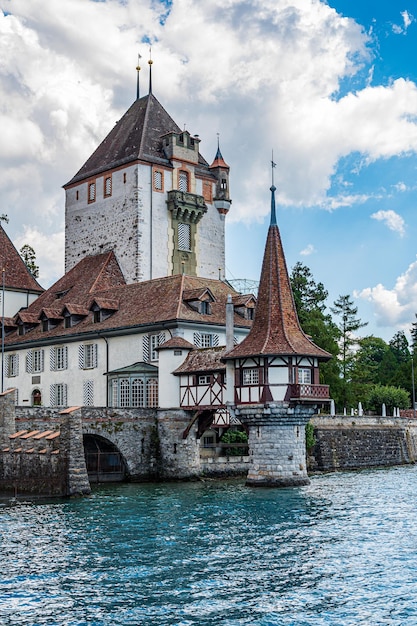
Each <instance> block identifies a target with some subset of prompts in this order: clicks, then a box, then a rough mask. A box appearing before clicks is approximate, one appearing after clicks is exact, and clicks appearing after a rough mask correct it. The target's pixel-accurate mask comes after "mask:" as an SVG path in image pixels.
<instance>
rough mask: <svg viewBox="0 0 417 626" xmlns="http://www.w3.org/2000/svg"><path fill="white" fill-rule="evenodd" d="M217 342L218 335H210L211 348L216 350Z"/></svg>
mask: <svg viewBox="0 0 417 626" xmlns="http://www.w3.org/2000/svg"><path fill="white" fill-rule="evenodd" d="M219 341H220V337H219V335H212V344H211V345H212V346H213V348H217V346H218V345H219Z"/></svg>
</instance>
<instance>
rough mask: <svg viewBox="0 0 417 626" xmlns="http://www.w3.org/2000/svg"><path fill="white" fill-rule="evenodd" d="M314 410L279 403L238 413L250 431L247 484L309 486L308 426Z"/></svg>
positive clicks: (254, 407)
mask: <svg viewBox="0 0 417 626" xmlns="http://www.w3.org/2000/svg"><path fill="white" fill-rule="evenodd" d="M315 408H316V407H314V406H302V405H299V406H297V407H294V408H293V407H289V406H288V405H287V404H284V403H282V404H278V403H277V404H270V405H265V406H263V407H262V406H259V405H257V406H245V407H239V409H238V410H236V416H237V417H238V418H239V419H240V421H241V422H242V423H244V424H245V425H246V426H247V428H248V430H249V455H250V458H251V463H250V465H249V471H248V475H247V479H246V485H248V486H250V487H296V486H297V487H298V486H302V485H307V484H308V483H309V478H308V475H307V463H306V447H305V425H306V424H307V422H308V421H309V420H310V418H311V417H312V415H313V414H314V412H315Z"/></svg>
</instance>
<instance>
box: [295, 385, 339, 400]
mask: <svg viewBox="0 0 417 626" xmlns="http://www.w3.org/2000/svg"><path fill="white" fill-rule="evenodd" d="M288 392H289V393H288V396H289V400H291V401H293V400H294V401H298V402H317V401H326V400H330V395H329V386H328V385H308V384H305V383H302V384H294V385H288Z"/></svg>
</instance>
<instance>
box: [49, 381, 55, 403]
mask: <svg viewBox="0 0 417 626" xmlns="http://www.w3.org/2000/svg"><path fill="white" fill-rule="evenodd" d="M49 401H50V405H51V406H55V404H56V385H55V384H54V385H51V386H50V387H49Z"/></svg>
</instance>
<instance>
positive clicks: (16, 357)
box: [14, 354, 19, 404]
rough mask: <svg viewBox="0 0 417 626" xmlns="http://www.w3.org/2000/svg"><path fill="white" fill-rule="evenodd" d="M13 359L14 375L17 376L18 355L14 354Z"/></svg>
mask: <svg viewBox="0 0 417 626" xmlns="http://www.w3.org/2000/svg"><path fill="white" fill-rule="evenodd" d="M14 359H15V368H14V375H15V376H19V355H18V354H15V355H14ZM16 404H17V402H16Z"/></svg>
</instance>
